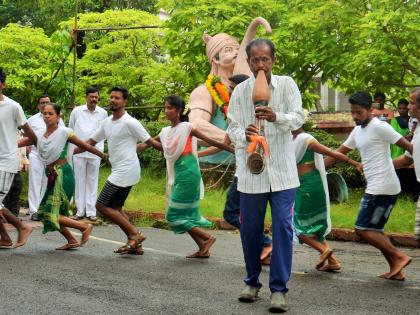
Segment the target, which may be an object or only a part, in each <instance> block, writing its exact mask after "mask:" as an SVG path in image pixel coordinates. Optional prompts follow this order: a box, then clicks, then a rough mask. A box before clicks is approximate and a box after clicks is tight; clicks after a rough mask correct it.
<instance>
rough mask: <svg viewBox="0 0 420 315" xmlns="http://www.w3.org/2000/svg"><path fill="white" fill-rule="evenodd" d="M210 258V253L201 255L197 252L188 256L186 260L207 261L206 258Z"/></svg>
mask: <svg viewBox="0 0 420 315" xmlns="http://www.w3.org/2000/svg"><path fill="white" fill-rule="evenodd" d="M209 257H210V253H209V252H207V253H204V254H203V253H201V252H200V251H198V252H195V253H193V254H191V255H188V256H186V257H185V258H201V259H205V258H209Z"/></svg>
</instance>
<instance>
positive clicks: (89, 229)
mask: <svg viewBox="0 0 420 315" xmlns="http://www.w3.org/2000/svg"><path fill="white" fill-rule="evenodd" d="M92 230H93V225H92V224H88V226H87V228H86V229H85V230H84V231H83V232H82V238H81V239H80V246H83V245H85V244H86V243H87V241H88V240H89V236H90V234H91V233H92Z"/></svg>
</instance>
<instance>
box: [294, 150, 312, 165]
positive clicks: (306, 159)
mask: <svg viewBox="0 0 420 315" xmlns="http://www.w3.org/2000/svg"><path fill="white" fill-rule="evenodd" d="M312 163H315V157H314V152H312V151H311V150H306V151H305V154H304V155H303V157H302V159H301V160H300V161H299V162H298V163H297V165H301V164H312Z"/></svg>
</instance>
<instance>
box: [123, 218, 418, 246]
mask: <svg viewBox="0 0 420 315" xmlns="http://www.w3.org/2000/svg"><path fill="white" fill-rule="evenodd" d="M126 213H127V215H128V216H129V217H130V220H134V221H135V220H140V219H142V218H143V217H148V218H150V219H151V220H156V221H157V220H164V219H165V213H163V212H150V213H149V212H148V213H144V212H143V211H127V212H126ZM206 219H207V220H209V221H212V222H213V223H214V224H215V226H216V228H217V229H219V230H228V231H233V230H236V228H235V227H234V226H232V225H230V224H229V223H227V222H226V221H225V220H224V219H221V218H214V217H207V218H206ZM266 228H267V229H271V227H270V226H266ZM386 235H387V236H388V237H389V238H390V240H391V242H392V244H394V245H395V246H401V247H411V248H418V247H419V244H418V243H417V241H416V240H415V239H414V235H413V234H398V233H386ZM327 239H328V240H332V241H343V242H358V243H365V242H364V241H363V240H362V239H361V238H360V237H359V236H357V235H356V233H355V232H354V230H351V229H341V228H333V229H332V230H331V233H330V234H328V236H327Z"/></svg>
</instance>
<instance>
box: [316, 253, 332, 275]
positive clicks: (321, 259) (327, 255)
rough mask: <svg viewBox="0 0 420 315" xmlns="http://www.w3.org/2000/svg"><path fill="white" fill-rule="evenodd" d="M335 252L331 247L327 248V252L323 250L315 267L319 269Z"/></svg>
mask: <svg viewBox="0 0 420 315" xmlns="http://www.w3.org/2000/svg"><path fill="white" fill-rule="evenodd" d="M332 254H333V251H332V250H331V248H328V249H327V250H325V252H323V253H322V254H321V255H320V256H319V262H318V263H317V264H316V266H315V268H316V269H317V270H320V269H321V268H322V267H323V266H324V264H325V261H326V260H327V259H328V258H330V256H331V255H332Z"/></svg>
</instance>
